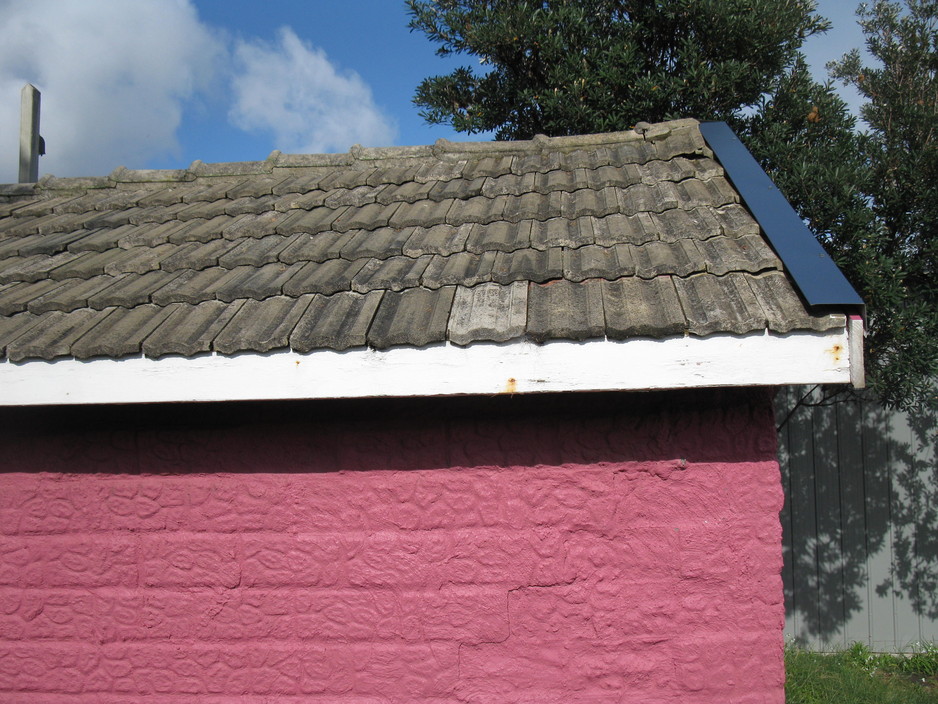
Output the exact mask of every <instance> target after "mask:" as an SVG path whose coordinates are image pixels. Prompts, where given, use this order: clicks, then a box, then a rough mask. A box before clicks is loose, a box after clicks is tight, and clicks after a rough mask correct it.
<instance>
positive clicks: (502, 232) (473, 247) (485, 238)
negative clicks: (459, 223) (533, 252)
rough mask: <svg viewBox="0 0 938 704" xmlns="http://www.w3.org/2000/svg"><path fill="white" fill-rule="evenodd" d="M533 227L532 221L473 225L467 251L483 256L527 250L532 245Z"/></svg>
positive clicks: (467, 241)
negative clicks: (488, 253)
mask: <svg viewBox="0 0 938 704" xmlns="http://www.w3.org/2000/svg"><path fill="white" fill-rule="evenodd" d="M532 226H533V222H532V221H531V220H521V221H518V222H507V221H497V222H492V223H489V224H487V225H472V226H471V230H470V232H469V237H468V238H467V239H466V251H469V252H473V253H474V254H483V253H485V252H491V251H496V252H513V251H515V250H516V249H527V248H528V247H529V246H530V245H531V229H532ZM463 227H465V225H464V226H463Z"/></svg>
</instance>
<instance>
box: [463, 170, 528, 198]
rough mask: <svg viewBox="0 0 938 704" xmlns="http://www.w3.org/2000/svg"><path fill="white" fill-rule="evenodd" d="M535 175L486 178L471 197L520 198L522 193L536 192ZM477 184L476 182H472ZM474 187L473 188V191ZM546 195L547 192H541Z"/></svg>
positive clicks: (506, 175) (507, 175)
mask: <svg viewBox="0 0 938 704" xmlns="http://www.w3.org/2000/svg"><path fill="white" fill-rule="evenodd" d="M537 176H538V175H537V174H535V173H533V172H532V173H525V174H505V175H503V176H498V177H495V178H486V179H483V180H482V184H481V186H480V187H479V191H478V193H472V195H473V196H476V195H481V196H485V197H486V198H496V197H498V196H520V195H521V194H522V193H529V192H531V191H534V190H537V189H536V183H537ZM472 183H473V184H476V183H478V180H476V181H473V182H472ZM474 188H475V187H473V190H474ZM541 192H542V193H546V192H547V191H541Z"/></svg>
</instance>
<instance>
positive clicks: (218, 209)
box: [176, 200, 232, 221]
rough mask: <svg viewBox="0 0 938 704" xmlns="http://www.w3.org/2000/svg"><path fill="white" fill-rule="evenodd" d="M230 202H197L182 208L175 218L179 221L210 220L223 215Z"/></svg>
mask: <svg viewBox="0 0 938 704" xmlns="http://www.w3.org/2000/svg"><path fill="white" fill-rule="evenodd" d="M231 203H232V201H230V200H215V201H211V202H208V203H203V202H198V203H192V204H191V205H189V206H187V207H185V208H183V209H182V210H180V211H179V212H178V213H176V217H177V218H178V219H179V220H183V221H185V220H211V219H212V218H216V217H218V216H219V215H224V214H225V208H227V207H228V206H229V205H231Z"/></svg>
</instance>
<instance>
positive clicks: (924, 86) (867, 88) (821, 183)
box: [408, 0, 938, 409]
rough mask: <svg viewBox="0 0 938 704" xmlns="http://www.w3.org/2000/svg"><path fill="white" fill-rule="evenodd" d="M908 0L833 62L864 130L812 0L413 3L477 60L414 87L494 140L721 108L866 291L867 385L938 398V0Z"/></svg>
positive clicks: (440, 111) (881, 5)
mask: <svg viewBox="0 0 938 704" xmlns="http://www.w3.org/2000/svg"><path fill="white" fill-rule="evenodd" d="M905 2H906V5H905V8H907V11H905V12H904V11H903V7H902V6H899V5H897V4H895V3H888V2H877V3H876V4H875V5H874V6H873V7H872V8H871V9H870V10H869V11H867V12H866V13H865V14H863V15H862V16H861V23H862V24H863V27H864V29H865V31H866V35H867V38H868V42H869V48H870V50H871V52H872V54H873V55H874V57H876V58H877V59H878V60H880V61H881V62H882V63H883V66H882V67H879V68H875V67H874V68H868V67H863V66H862V62H861V61H860V58H859V55H858V54H852V55H849V56H847V57H845V59H844V61H843V62H841V63H839V64H838V65H837V66H836V74H835V75H836V77H838V78H840V79H841V80H845V81H848V82H852V83H853V84H855V85H857V87H858V88H859V89H860V91H861V93H863V94H864V95H865V96H866V97H867V98H868V100H869V103H868V105H867V107H866V108H865V109H864V113H863V117H864V119H865V120H866V121H867V123H868V124H869V127H870V129H869V132H868V133H863V134H861V133H858V132H857V131H856V121H855V119H854V118H853V116H851V115H850V113H849V111H848V110H847V107H846V105H845V104H844V102H843V101H842V100H841V99H840V98H839V97H838V96H837V94H836V93H835V91H834V90H833V88H832V86H831V85H830V84H827V85H824V84H819V83H818V82H816V81H814V80H813V79H812V78H811V76H810V74H809V72H808V69H807V67H806V65H805V63H804V60H803V57H802V56H801V54H800V52H799V48H800V46H801V44H802V42H803V40H804V39H805V38H806V37H807V36H810V35H812V34H814V33H817V32H820V31H824V29H825V28H826V26H827V25H826V21H825V20H823V19H822V18H820V17H818V16H817V15H816V14H815V12H814V10H815V5H814V2H813V0H541V1H540V2H535V1H534V0H435V1H432V0H408V5H409V7H410V12H411V23H410V26H411V28H412V29H415V30H420V31H422V32H424V33H425V34H426V35H427V36H428V37H429V38H430V39H431V40H432V41H434V42H436V43H438V44H439V45H440V46H439V49H438V53H439V54H441V55H449V54H461V53H464V54H468V55H471V56H473V57H475V58H476V59H477V60H478V62H479V65H478V66H477V67H476V68H472V67H463V68H460V69H458V70H456V71H454V72H453V73H451V74H449V75H446V76H435V77H431V78H427V79H425V80H424V81H423V82H422V83H421V84H420V86H419V87H418V89H417V94H416V97H415V102H416V103H417V104H418V105H419V106H421V107H422V108H423V113H422V114H423V116H424V117H425V118H426V119H427V120H428V121H430V122H433V123H449V124H451V125H452V126H453V127H454V128H455V129H456V130H458V131H462V132H469V133H473V132H482V131H493V132H494V134H495V137H496V139H525V138H530V137H532V136H533V135H535V134H538V133H542V134H547V135H565V134H579V133H589V132H604V131H610V130H619V129H627V128H629V127H631V126H632V125H634V124H635V123H636V122H639V121H642V120H644V121H649V122H654V121H658V120H664V119H671V118H679V117H695V118H697V119H700V120H707V119H720V120H726V121H727V122H729V123H730V124H731V125H732V126H733V127H734V129H736V130H737V132H738V133H739V134H740V136H741V137H742V138H743V140H744V141H745V142H746V144H747V146H749V148H750V150H751V151H752V152H753V154H754V155H755V156H756V158H757V159H759V160H760V162H761V163H762V165H763V166H764V167H765V168H766V170H767V171H768V172H769V174H770V175H771V176H772V177H773V178H774V179H775V181H776V183H777V184H778V185H779V187H780V188H781V189H782V191H783V192H784V193H785V194H786V196H787V197H788V199H789V200H790V201H791V203H792V204H793V206H794V207H795V209H796V210H797V211H798V212H799V214H800V215H801V216H802V217H803V218H804V219H805V220H806V221H807V222H808V223H809V224H810V226H811V228H812V229H813V230H814V232H815V233H817V235H818V237H819V239H820V240H821V241H822V243H823V244H824V245H825V247H827V249H828V251H829V252H830V253H831V255H832V256H833V257H834V258H835V260H836V261H837V263H838V264H839V265H840V266H841V268H842V269H843V270H844V273H845V274H846V275H847V278H848V279H849V280H850V281H851V282H852V283H853V284H854V286H855V287H856V288H857V289H858V291H859V292H860V294H861V296H863V297H864V299H865V300H866V303H867V307H868V320H867V324H868V333H869V335H868V338H867V345H866V354H867V378H868V382H869V384H870V386H871V387H872V388H873V389H874V390H875V391H876V392H877V394H878V395H879V397H880V398H881V399H882V400H883V401H884V403H886V404H887V405H890V406H896V407H901V408H906V409H911V408H915V407H922V406H927V407H931V408H935V406H936V403H935V391H934V389H935V385H934V383H933V382H932V381H931V380H932V379H933V378H934V377H935V376H936V374H938V312H936V307H935V302H936V285H938V284H936V275H938V272H936V248H938V239H936V237H935V236H934V234H935V227H936V223H938V150H936V146H935V139H936V136H935V134H934V130H935V129H936V128H938V119H936V118H938V108H936V102H938V81H936V68H938V45H936V36H935V22H936V19H935V18H936V14H938V9H936V8H938V0H905Z"/></svg>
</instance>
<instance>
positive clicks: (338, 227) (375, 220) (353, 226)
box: [330, 203, 400, 232]
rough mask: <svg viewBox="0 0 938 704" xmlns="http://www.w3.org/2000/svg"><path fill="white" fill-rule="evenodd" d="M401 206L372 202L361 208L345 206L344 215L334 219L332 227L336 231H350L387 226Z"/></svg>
mask: <svg viewBox="0 0 938 704" xmlns="http://www.w3.org/2000/svg"><path fill="white" fill-rule="evenodd" d="M399 207H400V205H399V204H397V203H392V204H391V205H382V204H381V203H370V204H369V205H363V206H362V207H360V208H351V207H349V208H345V210H344V211H343V213H342V215H340V216H338V217H337V218H336V219H335V220H334V221H333V223H332V227H331V228H330V229H333V230H335V231H336V232H348V231H349V230H375V229H377V228H379V227H387V224H388V221H389V220H390V219H391V217H392V216H393V215H394V211H396V210H397V209H398V208H399Z"/></svg>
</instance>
